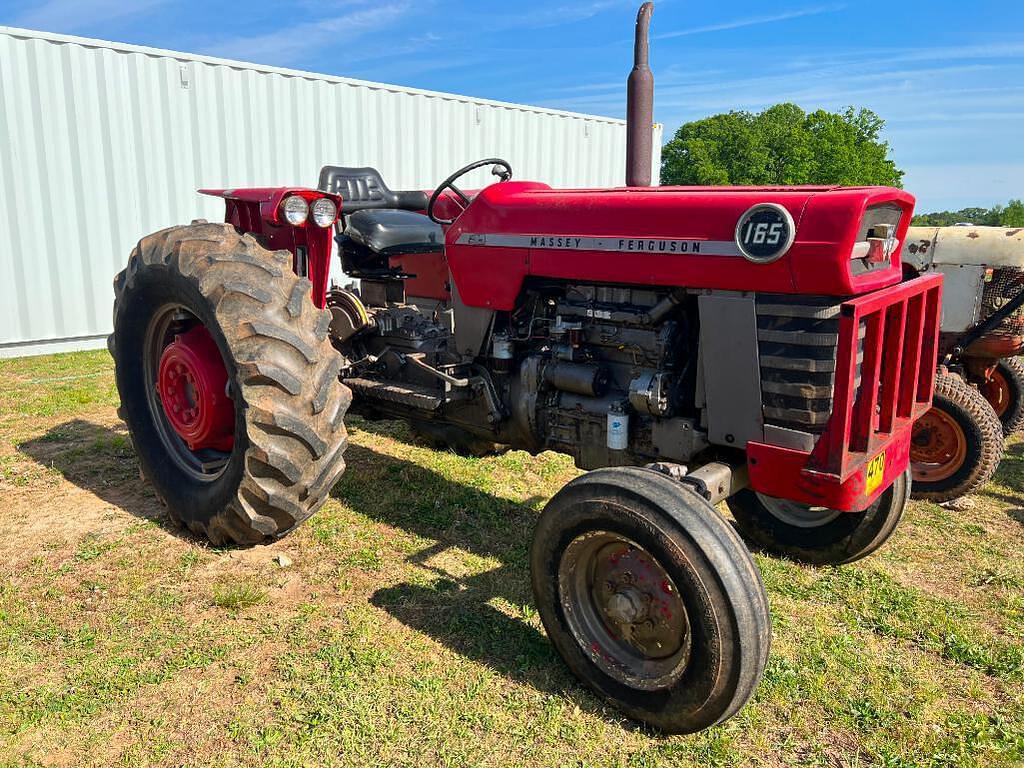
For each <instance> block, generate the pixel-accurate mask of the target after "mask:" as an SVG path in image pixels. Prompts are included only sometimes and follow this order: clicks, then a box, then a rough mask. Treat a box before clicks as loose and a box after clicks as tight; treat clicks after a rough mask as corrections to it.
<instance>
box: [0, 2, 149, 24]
mask: <svg viewBox="0 0 1024 768" xmlns="http://www.w3.org/2000/svg"><path fill="white" fill-rule="evenodd" d="M166 2H167V0H133V1H131V2H129V1H128V0H48V2H44V3H39V4H37V5H35V7H33V8H31V9H30V10H27V11H25V12H24V13H21V14H18V15H17V16H15V17H14V19H13V21H12V22H11V24H12V26H15V27H24V28H27V29H38V30H42V31H46V32H53V31H58V30H59V31H61V32H77V31H79V30H81V29H83V28H89V27H96V26H97V24H99V23H101V22H102V23H104V24H105V23H109V22H110V21H112V20H114V19H119V18H124V17H128V16H140V15H143V14H145V13H148V12H149V11H151V10H153V9H155V8H157V7H159V6H161V5H164V4H165V3H166Z"/></svg>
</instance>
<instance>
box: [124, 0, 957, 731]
mask: <svg viewBox="0 0 1024 768" xmlns="http://www.w3.org/2000/svg"><path fill="white" fill-rule="evenodd" d="M649 12H650V8H649V4H648V5H645V6H644V8H643V9H641V14H640V17H639V19H638V24H637V40H638V46H637V67H636V68H635V70H634V73H633V75H631V78H630V80H631V86H632V87H631V89H630V109H629V115H630V121H629V134H630V136H631V141H630V147H629V152H628V153H627V154H628V156H629V160H628V161H627V163H628V168H627V178H628V186H627V187H625V188H617V189H594V190H564V189H552V188H551V187H549V186H547V185H546V184H541V183H537V182H529V181H513V180H512V168H511V166H510V165H509V164H508V163H507V162H505V161H503V160H497V159H488V160H481V161H480V162H477V163H473V164H472V165H470V166H467V167H466V168H463V169H460V170H459V171H457V172H455V173H453V174H452V175H451V176H450V177H449V178H447V179H445V180H444V181H443V182H442V183H441V184H440V185H439V186H438V187H437V189H435V190H434V191H433V192H432V193H430V194H427V193H424V192H421V191H406V192H396V191H392V190H390V189H389V188H388V187H387V186H386V184H385V183H384V181H383V179H382V178H381V176H380V174H378V173H377V172H376V171H375V170H373V169H372V168H339V167H326V168H324V169H323V171H322V173H321V177H320V185H319V186H320V188H319V189H318V190H311V189H291V188H288V189H234V190H217V191H210V193H211V194H216V195H219V196H221V197H223V198H224V200H225V203H226V206H227V214H226V221H225V223H224V224H208V223H205V222H193V223H192V224H191V225H186V226H179V227H172V228H170V229H167V230H164V231H161V232H158V233H155V234H152V235H149V236H147V237H145V238H143V239H142V241H141V242H140V243H139V245H138V247H137V248H136V249H135V250H134V251H133V253H132V255H131V258H130V260H129V262H128V267H127V269H126V270H125V271H123V272H122V273H121V274H119V275H118V276H117V278H116V280H115V288H116V295H117V296H116V301H115V305H114V332H113V335H112V336H111V343H110V348H111V352H112V354H113V356H114V360H115V362H116V371H117V385H118V389H119V391H120V395H121V401H122V409H121V415H122V417H123V418H124V420H125V422H126V423H127V424H128V427H129V429H130V431H131V434H132V438H133V440H134V443H135V447H136V450H137V452H138V456H139V459H140V462H141V465H142V469H143V471H144V473H145V475H146V477H147V478H148V480H149V482H150V483H151V484H152V485H153V487H154V488H155V490H156V492H157V493H158V494H159V496H160V497H161V498H162V499H163V500H164V501H165V502H166V504H167V509H168V512H169V514H170V515H171V517H172V518H174V519H175V520H178V521H180V522H181V523H183V524H184V525H186V526H188V528H190V529H191V530H192V531H194V532H196V533H198V534H201V535H203V536H206V537H208V538H209V539H210V540H211V541H213V542H215V543H218V544H224V543H231V542H234V543H237V544H243V545H244V544H252V543H255V542H260V541H264V540H266V539H273V538H276V537H280V536H283V535H284V534H285V533H287V532H288V531H290V530H291V529H292V528H294V527H295V526H296V525H298V524H299V523H301V522H302V521H303V520H305V519H306V518H307V517H309V516H310V515H311V514H313V513H314V512H315V511H316V510H317V508H318V507H319V506H320V505H321V504H322V503H323V501H324V499H325V497H326V496H327V494H328V492H329V491H330V489H331V487H332V485H333V484H334V483H335V481H336V480H337V478H338V476H339V475H340V474H341V472H342V469H343V468H344V463H343V458H342V456H343V452H344V450H345V445H346V433H345V424H344V418H345V414H346V411H347V410H348V409H349V407H350V405H351V407H352V410H353V411H355V412H358V413H360V414H362V415H364V416H366V417H368V418H384V419H404V420H406V421H407V422H409V423H410V424H411V425H412V427H413V429H414V430H415V431H417V432H419V433H421V434H423V435H425V436H427V437H429V438H431V439H433V440H435V441H438V442H441V443H444V444H447V445H449V446H451V447H452V448H454V449H455V450H457V451H463V452H468V453H482V452H486V451H489V450H494V449H495V448H496V447H499V446H504V447H511V448H515V449H522V450H526V451H530V452H532V453H538V452H540V451H545V450H555V451H561V452H563V453H566V454H569V455H570V456H572V457H573V458H574V459H575V461H576V464H577V466H579V467H580V468H581V469H585V470H591V471H588V472H586V473H585V474H583V475H581V476H580V477H578V478H577V479H575V480H573V481H572V482H570V483H569V484H568V485H566V486H565V487H564V488H563V489H562V490H561V491H559V492H558V493H557V494H556V495H555V496H554V498H552V499H551V501H550V502H549V503H548V505H547V506H546V508H545V509H544V511H543V513H542V515H541V517H540V519H539V521H538V523H537V528H536V532H535V534H534V541H533V546H532V550H531V568H532V581H533V589H534V594H535V597H536V601H537V607H538V610H539V613H540V616H541V619H542V621H543V623H544V626H545V628H546V629H547V632H548V636H549V638H550V640H551V642H552V643H553V644H554V646H555V648H556V649H557V650H558V652H559V653H560V654H561V656H562V658H563V659H564V660H565V662H566V663H567V664H568V665H569V667H570V668H571V669H572V670H573V671H574V672H575V673H576V674H577V675H578V676H579V677H580V678H582V679H583V680H585V681H586V682H587V683H588V684H589V685H591V686H592V687H593V688H594V689H595V690H596V691H597V692H598V693H599V694H600V695H601V696H603V697H604V698H606V699H607V700H609V701H611V702H613V703H614V704H616V705H617V706H619V707H621V708H622V709H623V710H624V711H625V712H627V713H628V714H629V715H630V716H632V717H634V718H637V719H640V720H644V721H647V722H649V723H652V724H654V725H655V726H657V727H659V728H661V729H664V730H666V731H671V732H691V731H696V730H699V729H702V728H707V727H709V726H711V725H713V724H715V723H718V722H721V721H722V720H724V719H726V718H728V717H729V716H731V715H732V714H733V713H735V712H736V711H737V710H738V709H739V708H740V707H741V706H743V704H744V703H745V702H746V701H747V700H748V699H749V697H750V696H751V695H752V693H753V691H754V689H755V687H756V686H757V683H758V681H759V679H760V677H761V674H762V671H763V669H764V666H765V663H766V660H767V657H768V649H769V643H770V619H769V613H768V602H767V599H766V596H765V590H764V587H763V585H762V582H761V578H760V575H759V573H758V569H757V566H756V565H755V563H754V561H753V559H752V558H751V556H750V554H749V552H748V551H747V548H746V547H745V546H744V544H743V542H742V541H741V539H740V537H739V536H738V535H737V533H736V531H735V530H734V527H733V526H732V525H730V524H729V523H728V522H727V521H726V520H725V519H724V518H723V517H722V515H721V514H719V512H718V511H717V510H716V509H715V505H716V504H717V503H718V502H720V501H723V500H725V501H727V503H728V505H729V508H730V509H731V510H732V513H733V516H734V517H735V519H736V526H737V527H738V528H739V531H740V532H741V533H742V534H743V535H744V536H746V537H747V538H748V539H750V540H751V541H752V542H753V543H754V544H756V545H757V546H758V547H761V548H763V549H765V550H768V551H770V552H775V553H779V554H783V555H785V556H788V557H791V558H795V559H799V560H802V561H806V562H809V563H833V564H835V563H848V562H850V561H852V560H856V559H857V558H860V557H864V556H865V555H867V554H869V553H870V552H872V551H874V550H875V549H877V548H878V547H879V546H881V544H882V543H883V542H884V541H885V540H886V539H887V538H888V537H889V536H890V535H891V534H892V532H893V530H894V529H895V527H896V524H897V523H898V521H899V519H900V516H901V514H902V512H903V509H904V507H905V505H906V503H907V498H908V494H909V490H910V485H909V474H908V452H909V447H910V435H911V427H912V425H913V423H914V420H915V419H916V418H917V417H919V416H920V415H921V414H922V413H924V412H925V411H926V410H927V409H928V407H929V404H930V402H931V397H932V378H933V375H934V371H935V363H936V343H937V334H938V318H939V301H940V289H941V277H940V276H937V275H929V276H925V277H921V278H917V279H914V280H910V281H906V282H901V279H902V269H901V264H900V260H899V245H900V242H901V241H902V239H903V238H904V236H905V233H906V229H907V225H908V224H909V222H910V217H911V212H912V208H913V198H912V197H911V196H910V195H908V194H906V193H904V192H902V191H900V190H896V189H886V188H856V189H843V188H830V187H800V188H783V187H780V188H675V187H662V188H650V187H649V186H648V185H649V183H650V167H651V163H650V152H649V150H650V136H651V132H650V127H651V112H650V107H651V91H650V84H651V78H650V72H649V70H647V68H646V33H647V23H648V17H649ZM645 144H646V146H645ZM486 166H493V171H494V173H495V174H496V176H497V181H496V183H494V184H492V185H490V186H488V187H486V188H484V189H482V190H479V191H478V192H476V193H475V194H470V193H467V192H464V191H463V190H462V189H460V187H459V186H458V185H457V183H458V181H459V178H460V177H461V176H462V175H463V174H465V173H467V172H468V171H470V170H472V169H475V168H478V167H486ZM335 230H336V231H335ZM334 234H336V235H337V237H336V240H337V244H338V249H339V251H340V258H341V263H342V266H343V267H344V270H345V272H346V273H347V274H348V275H351V276H353V277H356V278H358V279H359V280H360V286H359V290H358V293H357V292H356V291H354V290H342V289H338V288H332V289H328V285H327V282H328V277H327V275H328V265H329V260H330V257H331V251H332V236H333V235H334Z"/></svg>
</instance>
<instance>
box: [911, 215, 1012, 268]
mask: <svg viewBox="0 0 1024 768" xmlns="http://www.w3.org/2000/svg"><path fill="white" fill-rule="evenodd" d="M903 261H904V262H906V263H908V264H911V265H913V266H914V268H915V269H917V270H925V269H930V268H931V267H933V266H935V267H940V266H958V267H966V266H971V267H992V268H994V269H998V268H1000V267H1014V268H1016V269H1021V268H1024V228H1022V227H980V226H967V227H963V226H961V227H911V228H910V229H909V230H908V231H907V237H906V241H905V242H904V244H903Z"/></svg>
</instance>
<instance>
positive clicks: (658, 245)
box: [455, 232, 743, 256]
mask: <svg viewBox="0 0 1024 768" xmlns="http://www.w3.org/2000/svg"><path fill="white" fill-rule="evenodd" d="M455 244H456V245H483V246H489V247H491V248H545V249H551V250H562V251H618V252H622V253H680V254H693V255H700V256H742V255H743V254H742V253H740V249H739V248H738V247H737V246H736V243H735V241H733V240H663V239H660V238H640V237H585V236H583V235H499V234H475V233H472V232H463V233H462V234H461V235H459V239H458V240H456V241H455Z"/></svg>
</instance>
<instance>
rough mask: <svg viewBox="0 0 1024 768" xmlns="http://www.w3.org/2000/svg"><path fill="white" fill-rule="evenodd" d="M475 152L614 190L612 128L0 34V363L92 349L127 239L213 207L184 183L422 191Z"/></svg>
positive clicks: (141, 51)
mask: <svg viewBox="0 0 1024 768" xmlns="http://www.w3.org/2000/svg"><path fill="white" fill-rule="evenodd" d="M657 132H658V135H656V136H655V146H656V147H660V146H661V141H660V139H661V136H660V126H659V127H658V129H657ZM492 156H497V157H504V158H506V159H508V160H509V161H510V162H511V163H512V165H513V167H514V168H515V171H516V177H517V178H520V179H536V180H539V181H544V182H547V183H549V184H552V185H553V186H565V187H581V186H614V185H618V184H621V183H622V182H621V180H622V177H623V166H624V163H625V125H624V123H623V122H622V121H620V120H611V119H607V118H601V117H589V116H586V115H577V114H571V113H566V112H557V111H552V110H544V109H539V108H533V107H527V106H520V105H514V104H502V103H498V102H491V101H484V100H477V99H470V98H466V97H462V96H454V95H449V94H442V93H432V92H427V91H418V90H412V89H403V88H399V87H397V86H390V85H380V84H376V83H366V82H361V81H355V80H346V79H342V78H334V77H327V76H322V75H314V74H309V73H305V72H296V71H291V70H281V69H275V68H270V67H260V66H257V65H251V64H242V63H238V62H229V61H223V60H218V59H211V58H207V57H199V56H191V55H187V54H179V53H173V52H169V51H159V50H153V49H145V48H139V47H136V46H128V45H118V44H111V43H104V42H100V41H96V40H86V39H82V38H71V37H65V36H60V35H50V34H45V33H37V32H28V31H25V30H16V29H12V28H8V27H0V223H3V224H5V225H6V227H5V228H6V234H5V236H4V237H3V238H2V243H3V244H2V245H0V357H3V356H11V355H14V354H29V353H33V352H41V351H59V350H61V349H69V348H82V347H97V346H102V343H103V341H102V340H103V338H104V337H105V335H106V334H107V333H108V332H109V328H110V315H111V312H110V308H111V301H112V299H113V292H112V289H111V279H112V278H113V275H114V274H115V273H116V272H117V271H118V270H120V269H121V268H123V266H124V264H125V262H126V260H127V257H128V253H129V252H130V251H131V248H132V247H133V246H134V244H135V242H136V241H137V239H138V238H139V237H140V236H141V235H143V234H146V233H148V232H152V231H155V230H157V229H161V228H163V227H167V226H170V225H172V224H178V223H183V222H188V221H191V220H192V219H193V218H197V217H201V218H208V219H210V220H218V219H221V218H222V216H223V203H222V202H221V201H220V200H217V199H215V198H209V197H204V196H200V195H196V193H195V190H196V189H197V188H199V187H228V186H232V187H241V186H263V185H272V186H280V185H306V186H309V185H313V184H315V183H316V179H317V175H318V172H319V169H320V167H321V166H322V165H325V164H335V165H372V166H375V167H377V168H379V169H380V170H381V172H382V174H383V176H384V178H385V179H386V180H387V181H388V184H389V185H390V186H392V187H393V188H396V189H428V188H430V187H432V186H434V185H435V184H436V183H437V182H438V181H440V180H441V179H442V178H444V177H445V176H447V175H448V174H449V173H450V172H451V171H453V170H454V169H456V168H458V167H460V166H462V165H464V164H466V163H468V162H471V161H473V160H477V159H479V158H482V157H492ZM659 162H660V158H655V174H654V175H655V178H657V175H658V174H657V168H658V165H659ZM486 179H487V176H486V171H481V172H480V175H479V176H478V177H477V178H476V179H475V180H474V181H475V182H476V184H478V185H479V184H482V183H485V181H486ZM466 186H472V184H470V183H469V182H467V184H466Z"/></svg>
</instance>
